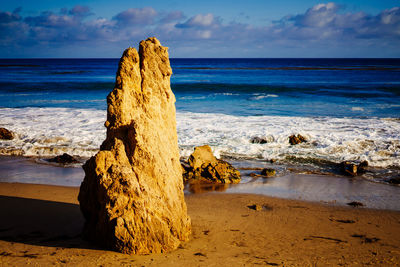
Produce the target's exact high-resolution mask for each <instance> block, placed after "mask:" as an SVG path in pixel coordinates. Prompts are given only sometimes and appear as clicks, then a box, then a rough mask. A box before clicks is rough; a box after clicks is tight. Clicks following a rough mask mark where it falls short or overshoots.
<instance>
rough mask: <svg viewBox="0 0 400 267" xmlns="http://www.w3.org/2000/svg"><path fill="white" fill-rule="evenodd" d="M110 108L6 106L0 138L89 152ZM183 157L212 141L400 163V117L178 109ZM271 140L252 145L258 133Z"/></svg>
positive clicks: (233, 152)
mask: <svg viewBox="0 0 400 267" xmlns="http://www.w3.org/2000/svg"><path fill="white" fill-rule="evenodd" d="M105 119H106V111H105V110H95V109H68V108H18V109H12V108H3V109H0V127H5V128H8V129H9V130H11V131H13V132H15V133H16V135H17V136H16V138H15V139H14V140H11V141H0V153H1V154H19V155H24V156H54V155H58V154H60V153H64V152H66V153H69V154H72V155H79V156H84V157H89V156H91V155H93V154H94V153H96V151H97V149H98V148H99V146H100V144H101V142H102V141H103V140H104V138H105V133H106V131H105V127H104V126H103V123H104V121H105ZM177 129H178V142H179V146H180V149H181V156H189V155H190V153H191V152H192V151H193V148H194V147H195V146H198V145H204V144H209V145H210V146H211V147H212V149H213V150H214V153H215V154H216V155H218V156H220V155H229V156H233V157H237V158H240V157H246V158H264V159H272V158H273V159H285V158H286V157H287V156H296V157H305V158H319V159H326V160H330V161H335V162H339V161H342V160H368V161H369V162H370V164H371V165H372V166H379V167H386V166H397V167H400V120H397V119H379V118H368V119H357V118H329V117H315V118H310V117H308V118H305V117H284V116H232V115H224V114H214V113H191V112H178V113H177ZM292 134H301V135H303V136H305V137H306V138H307V139H308V140H310V142H308V143H305V144H300V145H296V146H291V145H290V144H289V142H288V136H290V135H292ZM255 136H258V137H265V138H266V139H267V140H269V142H268V143H266V144H252V143H250V141H249V140H250V139H251V138H252V137H255Z"/></svg>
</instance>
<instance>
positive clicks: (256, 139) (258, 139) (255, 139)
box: [250, 136, 268, 144]
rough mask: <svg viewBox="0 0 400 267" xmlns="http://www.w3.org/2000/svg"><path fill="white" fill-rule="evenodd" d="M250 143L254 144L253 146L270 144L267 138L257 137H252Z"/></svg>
mask: <svg viewBox="0 0 400 267" xmlns="http://www.w3.org/2000/svg"><path fill="white" fill-rule="evenodd" d="M250 143H252V144H266V143H268V140H267V139H266V138H264V137H258V136H255V137H252V138H251V139H250Z"/></svg>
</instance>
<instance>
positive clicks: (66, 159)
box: [47, 153, 79, 164]
mask: <svg viewBox="0 0 400 267" xmlns="http://www.w3.org/2000/svg"><path fill="white" fill-rule="evenodd" d="M47 161H49V162H55V163H61V164H70V163H79V161H78V160H76V159H75V158H74V157H73V156H71V155H68V154H67V153H64V154H62V155H61V156H57V157H54V158H51V159H48V160H47Z"/></svg>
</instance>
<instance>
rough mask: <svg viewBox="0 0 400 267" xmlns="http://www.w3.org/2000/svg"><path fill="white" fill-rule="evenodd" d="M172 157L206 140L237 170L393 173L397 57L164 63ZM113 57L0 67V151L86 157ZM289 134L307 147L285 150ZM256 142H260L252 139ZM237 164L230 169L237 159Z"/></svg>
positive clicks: (98, 136) (95, 137) (1, 63)
mask: <svg viewBox="0 0 400 267" xmlns="http://www.w3.org/2000/svg"><path fill="white" fill-rule="evenodd" d="M171 66H172V69H173V75H172V78H171V86H172V90H173V92H174V93H175V96H176V109H177V129H178V139H179V140H178V142H179V147H180V153H181V156H182V157H187V156H189V155H190V153H191V152H192V151H193V148H194V147H195V146H199V145H204V144H208V145H210V146H211V147H212V149H213V151H214V153H215V155H217V156H218V157H221V158H225V159H228V160H230V161H233V162H236V164H237V165H238V166H242V167H245V166H246V164H247V165H251V166H268V164H270V163H269V162H270V161H271V160H273V161H275V163H274V166H276V167H277V168H278V170H279V172H280V173H285V172H290V171H295V172H296V171H297V172H304V171H309V172H319V173H321V172H322V173H324V172H334V168H335V166H336V164H337V163H339V162H341V161H345V160H350V161H364V160H367V161H368V162H369V166H370V168H369V171H368V172H367V173H366V174H364V175H363V177H364V178H365V179H369V180H372V181H375V182H383V183H385V182H388V181H389V179H391V178H396V177H399V176H400V59H171ZM117 67H118V59H0V127H5V128H7V129H9V130H11V131H13V132H15V133H16V138H15V139H14V140H11V141H0V155H19V156H26V157H42V158H43V157H51V156H56V155H59V154H62V153H69V154H71V155H74V156H79V157H83V158H88V157H90V156H92V155H93V154H95V153H96V151H97V150H98V148H99V146H100V144H101V142H102V141H103V140H104V138H105V133H106V131H105V127H104V126H103V124H104V122H105V120H106V96H107V94H108V93H109V92H110V91H111V90H112V89H113V84H114V79H115V73H116V71H117ZM292 134H301V135H302V136H304V137H305V138H306V139H307V140H308V142H306V143H302V144H299V145H294V146H292V145H290V144H289V142H288V137H289V136H290V135H292ZM254 137H260V138H263V139H265V140H266V143H263V144H259V143H252V142H251V139H252V138H254ZM237 162H239V163H237Z"/></svg>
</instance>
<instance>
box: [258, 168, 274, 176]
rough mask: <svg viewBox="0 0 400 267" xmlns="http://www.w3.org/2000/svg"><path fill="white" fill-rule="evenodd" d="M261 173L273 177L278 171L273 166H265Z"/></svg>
mask: <svg viewBox="0 0 400 267" xmlns="http://www.w3.org/2000/svg"><path fill="white" fill-rule="evenodd" d="M261 175H263V176H266V177H271V176H275V175H276V171H275V170H274V169H271V168H265V169H263V170H262V171H261Z"/></svg>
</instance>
